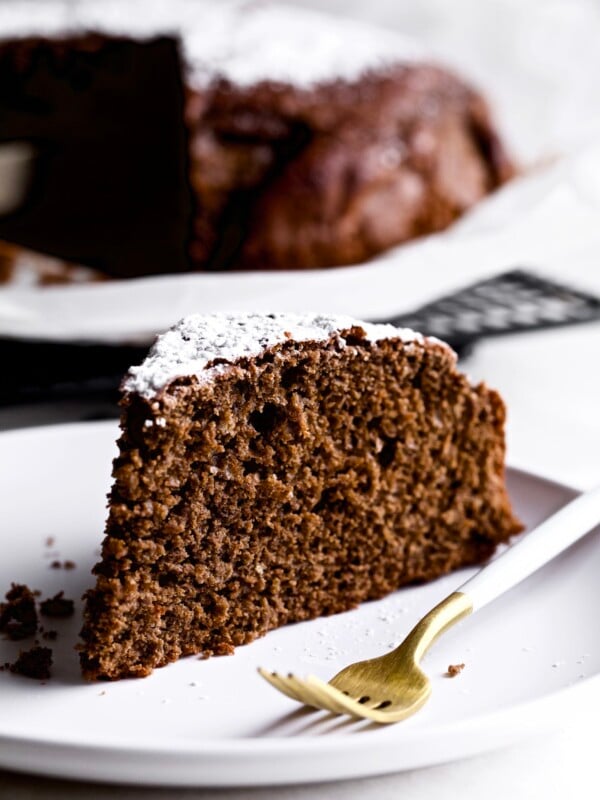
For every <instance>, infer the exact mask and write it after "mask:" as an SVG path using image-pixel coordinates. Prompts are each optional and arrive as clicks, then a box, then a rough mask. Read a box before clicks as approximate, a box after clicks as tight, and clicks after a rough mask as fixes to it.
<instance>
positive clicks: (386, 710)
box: [258, 487, 600, 723]
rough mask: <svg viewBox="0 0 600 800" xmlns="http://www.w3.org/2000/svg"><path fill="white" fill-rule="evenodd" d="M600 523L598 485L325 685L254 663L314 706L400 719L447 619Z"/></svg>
mask: <svg viewBox="0 0 600 800" xmlns="http://www.w3.org/2000/svg"><path fill="white" fill-rule="evenodd" d="M599 521H600V487H598V488H596V489H594V490H592V491H590V492H587V493H586V494H582V495H580V496H579V497H577V498H576V499H575V500H573V501H571V502H570V503H568V504H567V505H566V506H564V508H562V509H561V510H560V511H559V512H558V513H556V514H554V515H553V516H552V517H550V518H549V519H547V520H546V521H545V522H543V523H542V524H541V525H539V526H538V527H537V528H535V530H533V531H531V532H530V533H528V534H526V535H525V537H524V538H522V539H521V540H520V541H519V542H518V543H517V544H514V545H512V547H509V548H508V549H507V550H506V551H505V552H504V553H502V555H500V556H498V557H497V558H495V559H494V560H493V561H491V562H490V563H489V564H488V565H487V566H485V567H483V569H481V570H479V572H477V573H476V575H474V576H473V577H472V578H471V579H470V580H468V581H467V582H466V583H463V584H462V586H460V587H459V589H458V590H457V591H455V592H453V593H452V594H451V595H449V596H448V597H446V599H445V600H442V602H441V603H439V604H438V605H437V606H435V608H433V609H432V610H431V611H430V612H429V613H428V614H427V615H426V616H425V617H423V619H422V620H421V621H420V622H418V623H417V625H416V626H415V627H414V628H413V629H412V631H411V632H410V633H409V634H408V636H407V637H406V639H405V640H404V641H403V642H402V644H400V645H399V646H398V647H397V648H396V649H395V650H392V652H390V653H386V654H385V655H383V656H380V657H379V658H371V659H369V660H367V661H358V662H356V663H355V664H350V665H349V666H347V667H345V668H344V669H343V670H342V671H341V672H338V674H337V675H335V677H333V678H332V679H331V680H330V681H329V682H328V683H327V682H325V681H323V680H321V679H320V678H317V677H315V676H314V675H309V676H308V677H306V678H299V677H297V676H296V675H294V674H292V673H289V674H288V675H282V674H280V673H278V672H271V671H269V670H266V669H264V668H262V667H259V669H258V672H259V674H260V675H262V677H263V678H264V679H265V680H266V681H268V682H269V683H270V684H271V686H274V687H275V688H276V689H278V690H279V691H280V692H282V693H283V694H285V695H287V696H288V697H290V698H292V700H297V701H298V702H299V703H303V704H305V705H308V706H312V707H313V708H320V709H324V710H326V711H331V712H333V713H334V714H348V715H349V716H351V717H355V718H357V719H370V720H373V721H374V722H380V723H388V722H399V721H400V720H402V719H405V718H406V717H409V716H410V715H411V714H414V713H415V711H418V709H419V708H421V706H422V705H423V704H424V703H425V702H426V701H427V699H428V697H429V696H430V694H431V683H430V681H429V678H427V676H426V675H425V673H424V672H423V671H422V669H421V667H420V661H421V658H422V657H423V655H424V654H425V652H426V651H427V650H428V648H429V647H430V645H431V644H433V642H434V641H435V640H436V639H437V637H438V636H440V634H442V633H443V632H444V631H446V630H448V628H450V627H451V626H452V625H453V624H454V623H456V622H458V621H459V620H461V619H463V618H464V617H466V616H468V615H469V614H471V613H472V612H473V611H477V610H479V609H480V608H483V606H484V605H486V604H487V603H489V602H490V601H492V600H494V599H495V598H496V597H498V596H499V595H500V594H502V593H503V592H505V591H507V590H508V589H510V588H511V587H512V586H515V585H516V584H517V583H519V582H520V581H522V580H523V579H524V578H526V577H527V576H528V575H530V574H531V573H532V572H534V571H535V570H537V569H538V568H539V567H541V566H543V565H544V564H545V563H547V562H548V561H550V560H551V559H552V558H554V556H556V555H558V554H559V553H560V552H562V551H563V550H564V549H565V548H567V547H568V546H569V545H571V544H573V542H575V541H577V539H579V538H581V537H582V536H583V535H584V534H585V533H587V532H588V531H590V530H591V529H592V528H593V527H594V526H595V525H596V524H598V522H599Z"/></svg>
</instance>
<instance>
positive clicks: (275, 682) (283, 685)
mask: <svg viewBox="0 0 600 800" xmlns="http://www.w3.org/2000/svg"><path fill="white" fill-rule="evenodd" d="M258 674H259V675H262V677H263V678H264V679H265V680H266V681H267V683H270V684H271V686H274V687H275V689H277V690H278V691H280V692H281V693H282V694H285V695H287V697H289V698H290V699H291V700H296V701H297V702H298V703H303V702H304V700H303V699H302V698H301V697H300V696H299V695H298V693H297V692H296V691H294V689H293V688H292V687H291V686H290V685H289V682H288V680H287V679H286V678H284V677H283V675H280V674H279V673H278V672H269V670H267V669H264V667H258Z"/></svg>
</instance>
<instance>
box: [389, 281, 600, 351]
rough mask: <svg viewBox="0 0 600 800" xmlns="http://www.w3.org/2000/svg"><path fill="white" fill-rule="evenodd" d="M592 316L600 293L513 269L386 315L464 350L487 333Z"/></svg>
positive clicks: (598, 315) (598, 312) (599, 308)
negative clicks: (592, 292) (414, 307)
mask: <svg viewBox="0 0 600 800" xmlns="http://www.w3.org/2000/svg"><path fill="white" fill-rule="evenodd" d="M592 320H600V298H598V297H594V296H593V295H591V294H587V293H585V292H581V291H578V290H576V289H571V288H569V287H567V286H563V285H562V284H559V283H555V282H554V281H550V280H548V279H546V278H541V277H539V276H537V275H534V274H532V273H531V272H526V271H525V270H522V269H515V270H511V271H510V272H504V273H502V274H501V275H496V276H495V277H493V278H490V279H489V280H484V281H481V282H480V283H475V284H472V285H471V286H467V287H466V288H465V289H462V290H461V291H458V292H455V293H453V294H451V295H448V296H447V297H442V298H441V299H440V300H436V301H434V302H433V303H428V304H427V305H425V306H423V307H422V308H419V309H418V310H417V311H413V312H411V313H408V314H401V315H400V316H396V317H392V318H391V319H386V320H383V321H384V322H389V323H391V324H393V325H396V326H398V327H405V328H413V329H414V330H417V331H421V332H422V333H425V334H427V335H428V336H437V337H438V338H439V339H443V340H444V341H446V342H448V344H450V345H451V346H452V347H453V348H454V349H455V350H456V351H457V352H458V353H459V354H460V355H462V356H464V355H465V353H466V352H467V351H468V350H469V349H470V348H471V347H472V345H473V344H474V343H475V342H476V341H478V340H479V339H483V338H486V337H489V336H502V335H505V334H509V333H518V332H520V331H534V330H543V329H546V328H555V327H558V326H561V325H573V324H576V323H581V322H590V321H592Z"/></svg>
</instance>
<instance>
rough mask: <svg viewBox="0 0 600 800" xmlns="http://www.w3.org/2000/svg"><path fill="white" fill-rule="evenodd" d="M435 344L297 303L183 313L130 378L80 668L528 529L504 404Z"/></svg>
mask: <svg viewBox="0 0 600 800" xmlns="http://www.w3.org/2000/svg"><path fill="white" fill-rule="evenodd" d="M455 361H456V360H455V356H454V353H453V352H452V351H451V350H450V349H449V348H448V347H447V346H446V345H444V344H443V343H441V342H439V341H437V340H433V339H424V338H423V337H421V336H420V335H419V334H417V333H414V332H412V331H408V330H399V329H396V328H393V327H392V326H389V325H369V324H366V323H362V322H357V321H355V320H352V319H349V318H345V317H324V316H316V315H306V316H297V315H291V314H269V315H261V314H247V315H231V316H227V315H215V316H208V317H202V316H191V317H188V318H186V319H184V320H182V321H181V322H180V323H179V324H178V325H176V326H175V327H174V328H173V329H172V330H170V331H169V332H167V333H166V334H164V335H163V336H161V337H160V338H159V339H158V340H157V342H156V344H155V345H154V347H153V349H152V350H151V352H150V354H149V356H148V357H147V359H146V361H145V362H144V363H143V364H142V365H141V366H139V367H134V368H132V369H131V371H130V373H129V375H128V376H127V378H126V379H125V381H124V385H123V389H124V395H123V401H122V402H123V416H122V423H121V424H122V435H121V439H120V441H119V447H120V455H119V456H118V458H117V459H116V460H115V463H114V473H113V474H114V486H113V489H112V492H111V494H110V502H109V505H110V511H109V518H108V523H107V531H106V538H105V540H104V544H103V549H102V560H101V562H100V563H99V564H98V565H97V566H96V567H95V574H96V576H97V583H96V587H95V588H94V589H92V590H91V591H89V592H88V595H87V605H86V610H85V619H84V627H83V631H82V637H83V644H82V645H81V663H82V668H83V673H84V675H85V676H86V677H87V678H90V679H95V678H106V679H116V678H123V677H127V676H144V675H148V674H149V673H150V672H151V671H152V669H153V668H155V667H159V666H162V665H164V664H167V663H168V662H170V661H174V660H176V659H178V658H179V657H181V656H184V655H188V654H192V653H197V654H201V655H203V656H210V655H213V654H225V653H231V652H233V649H234V647H236V646H237V645H241V644H245V643H247V642H251V641H252V640H253V639H256V638H257V637H258V636H262V635H263V634H265V633H266V632H267V631H269V630H271V629H272V628H276V627H278V626H280V625H284V624H286V623H288V622H293V621H297V620H306V619H311V618H314V617H318V616H319V615H324V614H334V613H337V612H340V611H345V610H346V609H350V608H352V607H354V606H356V605H357V604H358V603H360V602H362V601H364V600H368V599H372V598H378V597H382V596H383V595H385V594H387V593H389V592H391V591H393V590H395V589H397V588H398V587H400V586H403V585H405V584H408V583H413V582H415V581H426V580H431V579H432V578H435V577H437V576H439V575H442V574H443V573H446V572H448V571H449V570H452V569H455V568H457V567H461V566H465V565H467V564H478V563H481V562H482V561H484V560H485V559H487V558H488V557H489V556H490V555H491V554H492V552H493V551H494V549H495V547H496V545H497V544H498V543H499V542H503V541H506V540H507V539H508V538H509V537H510V536H511V535H512V534H514V533H516V532H517V531H518V530H519V529H520V526H519V523H518V521H517V520H516V519H515V517H514V516H513V515H512V513H511V509H510V504H509V500H508V497H507V494H506V489H505V484H504V434H503V427H504V405H503V403H502V400H501V399H500V397H499V396H498V394H496V392H494V391H492V390H491V389H489V388H487V387H486V386H485V385H483V384H479V385H477V386H472V385H471V384H470V383H469V381H468V379H467V377H466V376H464V375H463V374H461V373H460V372H459V371H457V369H456V364H455Z"/></svg>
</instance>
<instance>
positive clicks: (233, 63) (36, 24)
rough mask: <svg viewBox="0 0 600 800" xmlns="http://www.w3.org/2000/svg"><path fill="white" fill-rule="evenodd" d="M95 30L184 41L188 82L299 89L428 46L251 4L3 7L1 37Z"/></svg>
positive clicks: (160, 0)
mask: <svg viewBox="0 0 600 800" xmlns="http://www.w3.org/2000/svg"><path fill="white" fill-rule="evenodd" d="M89 30H97V31H103V32H105V33H107V34H111V33H112V34H116V35H126V36H133V37H138V38H149V37H153V36H156V35H174V36H177V37H179V38H180V39H181V42H182V45H183V53H184V60H185V61H186V63H187V66H188V68H189V71H190V76H191V79H192V81H193V82H194V83H196V84H197V85H205V84H207V83H210V82H211V81H212V80H214V79H215V78H218V77H223V78H227V79H228V80H230V81H233V82H235V83H237V84H239V85H242V86H250V85H252V84H254V83H258V82H260V81H265V80H269V81H276V82H284V83H291V84H293V85H295V86H299V87H308V86H311V85H313V84H317V83H321V82H327V81H332V80H336V79H339V78H342V79H346V80H353V79H356V78H357V77H359V76H360V75H361V74H362V73H363V72H365V71H367V70H370V69H377V68H379V67H382V66H385V65H388V64H391V63H398V62H405V61H414V60H417V59H421V60H422V59H423V47H422V46H421V45H419V44H418V43H416V42H415V41H413V40H411V39H408V38H406V37H403V36H401V35H400V34H398V33H395V32H391V31H388V30H385V29H380V28H378V27H376V26H372V25H368V24H365V23H362V22H358V21H354V20H351V19H344V18H343V17H338V16H335V17H334V16H332V15H329V14H323V13H321V12H319V11H312V10H308V9H302V8H297V7H292V6H285V5H279V4H277V5H276V4H274V3H260V4H259V3H256V2H248V0H220V2H218V3H215V2H206V0H205V1H204V2H202V1H201V0H169V2H168V3H167V2H164V0H128V2H127V3H124V2H123V0H86V2H85V3H70V2H65V0H54V1H53V0H47V2H44V3H40V2H39V0H35V1H34V2H32V0H20V2H18V3H16V2H11V3H6V4H3V3H0V38H6V37H10V36H23V35H32V34H33V35H37V34H41V35H50V36H52V35H60V34H65V33H66V34H70V33H75V32H78V31H89Z"/></svg>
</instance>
